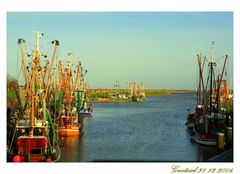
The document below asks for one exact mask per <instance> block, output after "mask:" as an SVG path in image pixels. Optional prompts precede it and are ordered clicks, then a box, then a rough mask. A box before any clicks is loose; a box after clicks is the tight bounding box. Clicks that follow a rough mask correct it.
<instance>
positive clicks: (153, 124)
mask: <svg viewBox="0 0 240 174" xmlns="http://www.w3.org/2000/svg"><path fill="white" fill-rule="evenodd" d="M195 101H196V98H195V95H194V94H174V95H172V96H162V97H148V99H147V100H146V101H145V102H140V103H95V104H94V117H91V118H84V125H85V127H84V134H83V136H82V137H81V138H80V137H67V138H66V139H65V145H64V147H63V148H62V158H61V161H62V162H90V161H92V162H93V161H146V162H147V161H160V162H161V161H169V162H171V161H185V162H188V161H207V159H209V158H211V157H212V156H214V155H216V154H217V151H216V150H215V148H211V147H205V146H200V145H198V144H197V143H191V141H190V136H189V133H188V131H187V130H186V128H185V120H186V113H187V109H188V108H189V107H191V108H190V109H191V110H194V108H195Z"/></svg>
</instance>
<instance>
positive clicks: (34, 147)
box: [7, 32, 61, 162]
mask: <svg viewBox="0 0 240 174" xmlns="http://www.w3.org/2000/svg"><path fill="white" fill-rule="evenodd" d="M42 36H43V34H42V33H40V32H36V48H33V50H32V51H31V52H30V53H28V52H27V56H28V57H29V58H30V60H31V61H30V63H29V64H27V63H26V61H25V55H26V53H25V52H24V48H25V46H24V43H25V40H24V39H18V45H19V47H20V51H21V58H22V67H23V70H24V77H25V83H26V84H25V94H26V95H25V96H24V97H23V98H24V101H23V100H22V101H21V100H20V97H17V98H18V109H17V111H16V112H15V113H14V115H15V118H16V121H14V123H13V126H12V127H11V128H10V129H12V130H13V131H11V132H12V133H9V134H8V148H7V159H8V161H9V162H10V161H12V162H51V161H58V160H59V159H60V156H61V153H60V152H61V151H60V149H59V145H58V134H57V127H56V126H55V122H53V121H52V117H51V115H50V111H49V108H48V107H47V105H46V100H47V97H48V89H49V84H50V82H51V73H52V67H53V64H54V59H55V57H56V53H57V48H58V46H59V41H57V40H54V41H53V42H52V44H54V45H55V46H54V52H53V56H52V60H51V66H50V68H48V69H47V74H48V78H47V79H45V78H44V75H43V74H44V68H43V66H42V61H41V58H42V57H44V58H46V57H47V56H46V54H43V53H42V52H41V50H40V37H42ZM10 129H8V131H10Z"/></svg>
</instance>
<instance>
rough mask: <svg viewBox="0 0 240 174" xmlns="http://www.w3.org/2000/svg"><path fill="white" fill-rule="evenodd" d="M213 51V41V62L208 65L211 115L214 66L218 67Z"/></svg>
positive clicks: (210, 109) (210, 111)
mask: <svg viewBox="0 0 240 174" xmlns="http://www.w3.org/2000/svg"><path fill="white" fill-rule="evenodd" d="M213 49H214V41H212V44H211V60H210V62H209V64H208V66H210V98H209V100H210V108H209V113H210V114H211V113H212V93H213V90H212V87H213V75H214V72H213V71H214V69H213V66H216V61H215V60H214V55H213Z"/></svg>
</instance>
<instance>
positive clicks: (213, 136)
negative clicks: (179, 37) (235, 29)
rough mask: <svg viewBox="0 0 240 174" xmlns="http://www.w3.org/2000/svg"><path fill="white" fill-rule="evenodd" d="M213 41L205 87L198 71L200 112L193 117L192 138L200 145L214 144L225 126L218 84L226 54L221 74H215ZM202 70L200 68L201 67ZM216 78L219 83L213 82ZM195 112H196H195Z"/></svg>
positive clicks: (221, 78) (223, 70)
mask: <svg viewBox="0 0 240 174" xmlns="http://www.w3.org/2000/svg"><path fill="white" fill-rule="evenodd" d="M213 47H214V42H212V44H211V48H212V51H211V59H210V60H209V63H208V67H209V69H208V76H207V82H206V87H205V88H204V83H203V77H202V71H200V76H201V78H200V79H201V82H202V93H203V95H202V96H203V98H202V103H203V105H202V113H201V114H199V115H196V117H195V119H194V122H195V123H194V132H195V137H194V140H195V141H196V142H197V143H199V144H202V145H208V146H216V144H217V136H218V134H219V133H224V132H225V128H226V109H225V108H223V107H222V105H221V103H220V86H221V83H222V80H223V75H224V72H225V66H226V61H227V58H228V56H227V55H225V56H224V64H223V67H222V71H221V74H220V75H218V76H217V77H216V76H215V74H216V72H215V67H216V66H217V63H216V60H215V58H214V54H213ZM201 70H202V69H201ZM216 79H217V80H218V82H219V83H215V82H216ZM196 114H197V112H196Z"/></svg>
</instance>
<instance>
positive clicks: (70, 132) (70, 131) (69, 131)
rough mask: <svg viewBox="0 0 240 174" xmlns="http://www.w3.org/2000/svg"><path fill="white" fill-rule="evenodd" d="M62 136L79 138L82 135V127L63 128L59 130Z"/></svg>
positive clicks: (70, 126) (69, 126)
mask: <svg viewBox="0 0 240 174" xmlns="http://www.w3.org/2000/svg"><path fill="white" fill-rule="evenodd" d="M58 134H59V135H60V136H78V135H80V134H81V126H72V125H68V126H61V127H59V129H58Z"/></svg>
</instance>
